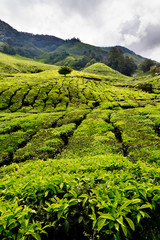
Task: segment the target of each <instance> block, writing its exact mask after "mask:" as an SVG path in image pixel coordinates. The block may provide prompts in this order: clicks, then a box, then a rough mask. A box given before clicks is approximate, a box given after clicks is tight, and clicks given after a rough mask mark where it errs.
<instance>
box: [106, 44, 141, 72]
mask: <svg viewBox="0 0 160 240" xmlns="http://www.w3.org/2000/svg"><path fill="white" fill-rule="evenodd" d="M108 65H109V66H110V67H111V68H113V69H115V70H117V71H119V72H120V73H122V74H124V75H127V76H131V75H132V74H133V73H134V72H135V70H136V69H137V66H136V64H135V63H134V61H133V59H132V58H129V57H128V56H125V57H124V56H123V54H122V51H121V50H120V49H118V48H111V49H110V52H109V57H108Z"/></svg>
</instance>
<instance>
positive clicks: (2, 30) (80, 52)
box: [0, 20, 144, 70]
mask: <svg viewBox="0 0 160 240" xmlns="http://www.w3.org/2000/svg"><path fill="white" fill-rule="evenodd" d="M115 47H116V48H118V49H120V50H121V51H122V52H123V54H124V56H128V57H131V58H133V60H134V62H135V63H136V64H139V63H141V62H142V61H143V60H144V58H143V57H141V56H139V55H137V54H135V53H134V52H132V51H130V50H129V49H127V48H124V47H121V46H115ZM110 49H111V47H96V46H92V45H89V44H85V43H83V42H81V41H80V40H79V39H77V38H72V39H69V40H63V39H60V38H57V37H55V36H49V35H38V34H37V35H34V34H31V33H25V32H18V31H17V30H15V29H14V28H12V27H11V26H10V25H8V24H7V23H5V22H3V21H1V20H0V51H1V52H4V53H7V54H11V55H15V54H19V55H21V56H24V57H28V58H34V59H39V60H41V61H43V62H45V63H49V64H56V65H69V66H71V67H72V68H74V69H76V70H80V69H83V68H84V67H86V66H89V65H92V64H93V63H95V62H101V63H105V64H106V63H107V61H108V52H109V51H110Z"/></svg>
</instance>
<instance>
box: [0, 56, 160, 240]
mask: <svg viewBox="0 0 160 240" xmlns="http://www.w3.org/2000/svg"><path fill="white" fill-rule="evenodd" d="M159 80H160V76H159V75H156V76H155V77H152V76H150V77H149V76H146V77H141V78H131V77H126V76H124V75H122V74H120V73H118V72H116V71H114V70H112V69H111V68H109V67H107V66H106V65H104V64H101V63H96V64H93V65H92V66H90V67H88V68H86V69H85V70H84V71H72V73H71V74H69V75H67V76H63V75H60V74H59V73H58V67H56V66H53V65H45V64H42V63H37V62H35V61H33V60H32V61H30V60H27V59H23V58H21V57H18V56H16V57H13V56H8V55H5V54H0V146H1V147H0V239H24V240H31V239H38V240H41V239H42V240H47V239H52V240H58V239H66V240H69V239H70V240H74V239H76V240H80V239H81V240H87V239H93V240H98V239H100V240H104V239H110V240H111V239H115V240H124V239H128V240H134V239H138V240H144V239H155V240H158V239H160V228H159V221H160V212H159V209H160V202H159V196H160V185H159V183H160V158H159V155H160V150H159V149H160V130H159V129H160V95H159V93H160V92H159V89H160V84H159V82H160V81H159ZM140 83H141V85H142V84H143V88H142V87H141V88H140ZM145 84H151V86H152V91H147V90H146V89H147V88H145V87H146V86H147V85H145Z"/></svg>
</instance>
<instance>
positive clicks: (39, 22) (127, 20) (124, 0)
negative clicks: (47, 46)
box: [0, 0, 160, 61]
mask: <svg viewBox="0 0 160 240" xmlns="http://www.w3.org/2000/svg"><path fill="white" fill-rule="evenodd" d="M159 12H160V1H159V0H153V1H150V0H145V1H139V0H92V1H91V0H76V1H75V0H54V1H52V0H23V1H22V0H12V1H11V0H1V2H0V16H1V19H2V20H3V21H6V22H7V23H8V24H10V25H11V26H13V27H14V28H16V29H17V30H20V31H26V32H32V33H37V34H50V35H54V36H57V37H61V38H63V39H66V38H72V37H74V36H75V37H79V38H80V39H81V40H82V41H84V42H86V43H89V44H94V45H96V46H114V45H123V46H126V47H128V48H131V49H132V50H134V51H135V52H137V53H138V54H145V56H146V54H148V56H146V57H151V58H153V59H156V60H159V61H160V56H159V55H158V54H157V52H159V51H160V44H159V38H160V31H159V30H158V29H159V27H160V24H159V23H160V14H159Z"/></svg>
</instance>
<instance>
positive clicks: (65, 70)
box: [58, 66, 72, 76]
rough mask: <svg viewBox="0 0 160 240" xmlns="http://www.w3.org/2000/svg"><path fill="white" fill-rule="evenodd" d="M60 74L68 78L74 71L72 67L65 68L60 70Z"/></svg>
mask: <svg viewBox="0 0 160 240" xmlns="http://www.w3.org/2000/svg"><path fill="white" fill-rule="evenodd" d="M58 72H59V74H63V75H65V76H66V75H67V74H69V73H71V72H72V69H71V68H70V67H67V66H63V67H61V68H60V69H59V70H58Z"/></svg>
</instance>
